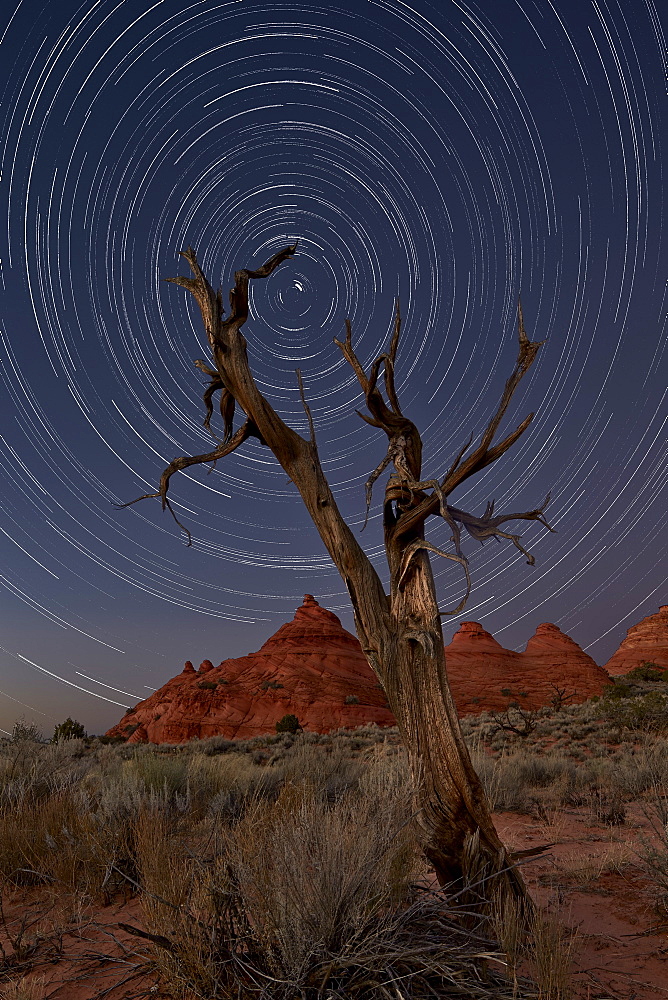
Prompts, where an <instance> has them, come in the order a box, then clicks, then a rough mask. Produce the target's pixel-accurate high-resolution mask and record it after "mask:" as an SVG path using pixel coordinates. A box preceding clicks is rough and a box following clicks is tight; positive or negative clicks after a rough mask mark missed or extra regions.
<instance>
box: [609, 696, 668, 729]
mask: <svg viewBox="0 0 668 1000" xmlns="http://www.w3.org/2000/svg"><path fill="white" fill-rule="evenodd" d="M599 708H600V713H601V718H602V719H603V720H604V721H605V722H607V723H609V724H611V725H613V726H616V727H617V728H618V729H620V730H623V729H626V730H630V731H640V732H647V731H653V732H666V731H668V694H662V693H661V692H659V691H650V692H649V693H648V694H644V695H636V696H635V697H631V698H629V697H620V696H616V697H614V698H607V697H606V698H603V699H601V701H600V702H599Z"/></svg>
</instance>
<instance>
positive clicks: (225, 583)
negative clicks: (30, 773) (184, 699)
mask: <svg viewBox="0 0 668 1000" xmlns="http://www.w3.org/2000/svg"><path fill="white" fill-rule="evenodd" d="M5 13H6V14H8V15H9V16H8V17H7V19H6V20H5V22H4V23H3V25H2V28H0V30H1V31H3V32H4V34H3V36H2V48H3V50H4V53H5V54H4V56H3V60H2V66H3V72H4V74H5V80H4V81H3V84H4V90H3V101H2V107H3V114H4V122H3V129H2V136H1V141H2V181H1V183H0V197H1V199H2V201H1V204H0V219H1V220H2V223H1V226H0V240H1V241H2V250H1V257H2V287H1V294H2V311H1V315H0V361H1V363H2V377H3V393H2V399H1V401H0V406H1V420H2V422H1V426H0V434H1V437H0V456H1V460H2V477H1V479H0V484H1V485H0V558H1V562H2V566H1V568H0V583H1V584H2V588H1V589H0V613H1V614H2V629H1V631H2V635H1V637H0V646H1V648H0V727H1V728H3V729H5V730H7V729H11V726H12V723H13V721H14V720H15V719H16V718H17V717H18V716H20V715H22V714H24V715H25V716H26V717H27V718H29V719H34V720H35V721H36V722H37V723H38V724H39V725H41V726H42V727H43V729H44V730H45V731H46V732H49V731H50V730H51V729H52V727H53V725H54V723H55V722H58V721H61V720H62V719H63V718H64V717H65V716H66V715H72V716H75V717H76V718H78V719H80V720H81V721H82V722H84V724H85V725H86V726H87V728H88V729H89V731H101V730H102V729H104V728H107V727H108V726H110V725H111V724H112V723H113V722H115V721H116V719H117V718H118V717H119V716H120V715H121V714H122V712H123V707H121V706H126V705H130V704H134V703H135V702H136V701H137V700H138V699H139V698H141V697H145V696H146V695H147V694H148V692H149V690H150V689H152V688H155V687H157V686H159V685H160V684H162V683H163V682H164V680H166V679H167V678H168V677H170V676H172V675H173V674H174V673H175V672H177V671H178V670H179V669H180V668H181V666H182V664H183V661H184V660H185V659H186V658H188V659H192V660H194V661H195V662H199V661H200V660H201V659H203V658H205V657H208V658H210V659H212V660H214V662H218V661H219V660H221V659H223V658H225V657H227V656H234V655H239V654H241V653H244V652H247V651H250V650H253V649H256V648H258V647H259V645H260V644H261V643H262V641H264V639H265V638H266V637H267V636H268V635H269V634H270V633H271V632H273V631H274V630H275V629H276V628H277V627H278V625H279V624H280V623H282V622H283V621H284V620H286V618H289V617H291V616H292V613H293V611H294V608H295V606H296V605H297V604H298V603H300V601H301V595H303V594H304V593H305V592H310V593H313V594H315V595H316V596H317V597H318V598H319V599H320V600H321V602H322V603H323V604H325V605H326V606H327V607H330V608H332V609H334V610H336V611H337V612H338V613H340V614H341V617H342V619H343V621H344V624H346V625H347V626H348V627H351V616H350V613H349V607H348V601H347V597H346V594H345V589H344V587H343V586H342V584H341V581H340V579H339V577H338V574H337V573H336V571H335V570H334V569H333V567H332V566H331V565H330V563H329V560H328V557H327V556H326V554H325V552H324V549H323V547H322V545H321V543H320V541H319V539H318V537H317V535H316V533H315V531H314V530H313V529H312V527H311V525H310V523H309V520H308V517H307V515H306V513H305V511H304V510H303V509H302V506H301V502H300V501H299V498H298V496H297V494H296V491H294V489H293V488H292V487H291V485H290V484H289V483H287V482H286V477H285V474H284V473H283V472H282V470H281V469H280V468H279V467H278V465H277V464H276V463H275V462H274V460H273V458H272V456H271V455H270V454H269V453H268V452H267V450H266V449H264V448H262V447H261V446H260V445H259V444H258V443H257V442H251V443H250V444H248V445H247V446H245V447H244V449H243V450H242V451H239V452H237V453H235V454H234V455H233V456H231V457H229V458H228V459H226V460H224V461H223V462H221V463H220V464H219V467H218V468H217V469H216V470H215V471H214V472H212V473H211V474H209V475H207V473H206V471H205V470H204V469H202V468H196V469H191V470H190V471H189V472H188V474H186V475H181V476H180V477H178V478H175V479H174V481H173V484H172V491H171V493H172V499H173V502H174V505H175V509H176V510H177V513H178V515H179V517H180V518H181V520H183V521H184V522H185V523H187V525H188V527H189V528H190V530H191V531H192V533H193V538H194V541H193V545H192V547H191V548H186V546H185V544H184V539H183V537H182V536H181V535H180V533H179V530H178V528H177V526H176V525H175V524H174V522H173V521H172V520H171V518H170V517H169V516H168V515H163V514H162V513H161V511H160V509H159V504H158V503H157V501H145V502H143V503H142V504H139V505H136V506H134V507H131V508H128V509H125V510H120V511H119V510H117V509H115V507H114V506H113V504H114V502H122V501H125V500H130V499H132V498H133V497H135V496H137V495H139V494H141V493H144V492H148V491H149V490H151V489H154V488H155V485H156V483H157V481H158V479H159V475H160V472H161V471H162V468H163V467H164V466H165V465H166V464H167V463H168V462H169V461H170V460H171V458H173V457H175V456H176V455H180V454H189V453H190V454H195V453H200V452H203V451H206V450H209V448H210V447H213V443H212V439H211V438H210V437H209V436H208V435H207V432H206V431H205V430H204V429H203V427H202V418H203V406H202V403H201V394H202V392H203V390H204V384H203V382H204V380H203V377H202V376H201V375H200V373H199V372H198V371H197V370H196V369H195V368H194V366H193V364H192V362H193V360H194V359H195V358H198V357H205V356H206V353H207V352H206V349H205V347H204V338H203V333H202V330H201V325H200V321H199V316H198V315H196V313H195V312H194V309H193V305H192V303H191V302H189V301H188V300H187V299H186V294H185V293H184V292H183V291H182V290H181V289H179V288H177V287H175V286H173V285H169V284H166V283H164V282H162V281H161V280H160V279H161V278H164V277H168V276H170V275H175V274H178V273H184V268H183V265H182V264H181V262H180V259H179V258H178V251H179V250H180V249H182V248H184V247H185V246H187V245H188V244H192V245H193V246H195V247H196V248H197V250H198V253H199V256H200V259H201V261H202V262H203V265H204V267H205V270H206V271H207V272H208V274H209V276H210V278H211V280H212V282H213V283H214V284H217V283H218V282H221V283H222V284H223V287H229V285H230V283H231V278H232V273H233V271H234V269H235V268H238V267H240V266H255V265H257V264H258V263H260V262H262V261H263V260H265V259H266V258H267V257H269V256H270V255H271V254H272V253H273V252H275V251H276V250H277V249H278V248H279V247H281V246H283V245H285V244H286V243H290V242H294V241H295V240H299V251H298V255H297V256H296V257H295V258H294V260H292V261H289V262H287V263H286V264H284V265H283V266H282V267H281V268H280V269H279V271H278V272H276V273H275V274H274V275H273V276H272V277H271V279H269V280H268V281H266V282H262V283H258V284H257V285H256V286H255V287H254V288H253V301H252V315H251V319H250V321H249V323H248V324H247V326H246V328H245V333H246V336H247V339H248V342H249V351H250V355H251V358H252V364H253V369H254V372H255V374H256V377H257V380H258V382H259V384H260V386H261V387H262V389H263V391H264V392H265V393H266V395H267V396H268V398H269V399H270V400H271V401H272V403H273V404H274V405H275V406H276V407H277V408H278V409H279V410H280V412H281V413H282V414H283V415H284V416H285V418H286V419H287V420H288V421H289V422H290V423H292V425H293V426H295V427H296V428H297V429H300V430H304V414H303V411H302V409H301V406H300V402H299V394H298V389H297V383H296V378H295V374H294V370H295V368H297V367H300V368H301V369H302V371H303V373H304V380H305V385H306V392H307V396H308V398H309V401H310V403H311V408H312V410H313V414H314V418H315V422H316V428H317V434H318V440H319V446H320V452H321V455H322V457H323V459H324V467H325V470H326V472H327V474H328V475H329V477H330V481H331V483H332V486H333V488H334V491H335V493H336V495H337V497H338V498H339V500H340V503H341V506H342V509H343V510H344V512H345V513H346V514H347V516H348V517H349V519H350V520H351V522H352V523H354V524H355V525H357V527H358V528H359V527H361V525H362V521H363V516H364V489H363V484H364V481H365V479H366V478H367V475H368V473H369V472H370V470H371V469H372V468H374V467H375V465H376V464H377V463H378V461H379V460H380V458H381V457H382V455H383V453H384V450H385V439H384V437H383V436H382V435H381V434H380V433H379V432H377V431H374V430H373V429H372V428H369V427H367V426H366V425H365V424H363V423H362V422H361V421H360V420H359V418H358V417H357V416H356V415H355V413H354V410H355V409H356V408H357V407H359V406H360V402H361V400H360V396H359V392H358V388H357V384H356V382H355V380H354V377H353V375H352V373H351V372H350V370H349V369H348V368H347V366H346V364H345V363H344V362H343V360H342V358H341V356H340V353H339V352H338V349H337V348H336V347H335V345H334V344H333V343H332V338H333V337H334V336H340V335H341V333H342V330H343V324H344V319H345V317H346V316H349V317H350V318H351V321H352V324H353V329H354V335H355V339H356V343H357V345H358V347H357V350H358V353H359V355H360V356H361V357H362V358H363V359H365V360H369V359H372V358H373V357H375V356H376V355H377V354H378V353H379V352H380V350H381V349H382V347H383V345H384V342H385V338H386V336H387V331H388V329H389V326H390V324H391V317H392V308H393V299H394V296H395V295H396V294H397V293H399V294H400V296H401V300H402V307H403V312H404V316H405V323H404V336H403V341H402V346H401V348H400V359H399V370H398V382H399V385H400V392H401V398H402V405H403V408H404V411H405V412H406V413H408V414H409V415H410V416H411V418H412V419H413V420H414V421H415V422H416V423H417V424H418V425H419V426H420V427H421V428H422V430H423V432H424V440H425V462H424V475H425V476H426V477H432V476H438V475H442V474H443V472H444V471H445V470H446V469H447V468H448V466H449V465H450V462H451V460H452V457H453V455H454V454H455V453H456V452H457V451H458V449H459V448H460V446H461V445H462V444H463V442H464V441H465V440H466V439H467V438H468V437H469V435H470V434H471V433H472V432H474V433H480V431H481V430H482V429H483V427H484V425H485V423H486V421H487V420H488V419H489V417H490V415H491V413H492V412H493V410H494V408H495V405H496V402H497V399H498V396H499V394H500V391H501V389H502V387H503V384H504V381H505V379H506V377H507V375H508V374H509V372H510V369H511V367H512V364H513V361H514V357H515V330H514V324H515V307H516V301H517V295H518V292H519V291H520V290H521V293H522V300H523V305H524V313H525V321H526V324H527V328H528V330H529V332H530V335H531V336H532V338H533V339H537V340H546V343H545V345H544V347H543V348H542V349H541V353H540V356H539V360H538V362H537V364H536V365H535V368H534V370H532V373H531V375H530V377H528V378H527V379H526V384H523V385H522V388H521V390H520V392H519V393H518V395H517V398H516V402H515V404H514V407H513V411H512V413H511V414H509V417H508V421H507V425H508V426H510V425H513V426H514V425H515V424H516V423H518V422H519V420H520V419H521V418H522V417H523V416H524V415H525V414H526V413H527V412H529V411H530V410H535V411H536V414H537V415H536V418H535V420H534V423H533V424H532V426H531V428H530V430H529V431H528V432H527V433H526V434H525V436H524V437H523V438H522V440H521V442H520V443H519V444H518V445H517V446H516V447H515V449H514V450H513V451H512V452H511V453H509V454H508V455H507V456H505V457H504V459H502V460H501V461H500V462H499V463H498V464H497V465H496V466H492V467H490V468H489V469H487V470H486V471H485V473H484V474H483V475H481V476H480V477H479V479H478V480H477V481H475V482H473V483H471V484H470V486H469V487H468V488H467V489H466V490H463V491H462V492H461V494H458V495H456V496H453V497H452V498H451V500H452V502H453V503H455V504H456V505H457V506H461V507H465V508H468V509H472V510H475V511H477V510H480V509H484V505H485V503H486V501H487V500H488V499H490V498H492V497H494V498H495V499H496V501H497V508H498V509H499V511H500V510H502V509H505V510H508V509H511V510H523V509H529V508H531V507H533V506H535V505H537V504H538V503H540V501H541V500H542V499H543V497H544V496H545V494H546V493H547V492H548V490H551V491H552V503H551V505H550V508H549V510H548V517H549V520H550V522H551V524H552V525H553V526H554V527H555V528H556V529H557V533H556V534H549V533H548V532H547V531H546V530H545V529H543V528H542V527H541V526H540V525H532V524H527V525H520V526H519V527H518V528H517V529H516V530H523V531H524V533H523V542H524V544H525V545H526V546H527V547H528V548H529V550H530V551H532V552H533V553H534V555H535V556H536V566H535V567H534V568H531V567H528V566H527V565H526V563H525V561H524V559H523V558H522V557H521V556H520V555H519V553H517V551H516V550H515V549H513V548H512V547H506V546H500V545H496V544H495V543H494V542H493V541H492V542H489V543H488V544H487V545H486V546H485V547H484V548H483V549H480V550H478V549H477V548H476V543H473V542H471V543H470V544H469V546H468V552H469V555H470V558H471V569H472V574H473V583H474V590H473V594H472V596H471V599H470V601H469V605H468V607H467V608H466V609H465V611H464V613H463V614H462V615H461V616H460V617H458V618H457V619H456V620H449V621H447V622H446V635H447V636H449V635H450V634H451V633H452V631H454V629H455V628H456V627H457V625H458V623H459V621H460V620H462V619H469V620H470V619H473V620H478V621H481V622H482V623H483V624H484V626H485V627H486V628H487V629H488V630H490V631H492V632H493V633H494V634H495V635H496V636H497V638H498V639H499V640H500V641H501V642H502V643H503V644H504V645H506V646H510V647H514V648H519V647H522V646H523V645H524V643H525V642H526V640H527V639H528V638H529V636H530V635H531V633H532V632H533V630H534V628H535V627H536V625H537V624H539V623H540V622H543V621H552V622H555V623H557V624H558V625H559V626H560V627H561V628H562V629H564V630H565V631H566V632H568V633H569V634H570V635H572V636H573V638H575V639H576V640H577V641H578V642H579V643H580V644H581V645H582V646H583V647H585V648H586V649H587V650H588V652H590V654H591V655H592V656H594V658H595V659H596V660H597V661H598V662H599V663H604V662H605V661H606V660H607V659H608V657H609V656H610V654H611V653H612V652H613V650H614V649H615V648H616V646H617V645H618V643H619V641H620V640H621V639H622V638H623V635H624V630H625V628H627V627H628V626H629V625H631V624H634V623H635V622H636V621H637V620H638V619H639V618H641V617H642V616H644V615H647V614H650V613H653V612H654V611H655V610H656V609H657V607H658V605H659V604H662V603H666V602H668V591H667V590H666V583H665V578H666V531H665V529H666V509H667V506H668V504H667V493H668V491H667V489H666V468H667V462H666V457H667V451H666V429H667V427H668V400H667V398H666V384H667V382H668V378H667V374H668V364H667V357H666V327H665V305H666V302H665V293H666V274H667V268H666V251H665V235H664V226H665V205H664V201H663V192H662V187H663V186H664V184H665V182H664V178H663V161H664V156H665V151H664V148H663V145H665V135H666V104H665V62H664V60H665V41H664V40H663V36H662V34H661V25H660V20H659V13H658V9H657V5H655V4H654V3H653V2H651V0H624V2H623V3H617V2H607V3H606V2H603V0H596V2H591V0H578V2H574V0H495V2H494V3H484V4H471V3H460V2H454V0H441V2H439V3H433V4H432V3H425V2H423V0H416V2H414V3H412V4H406V3H402V2H399V0H366V2H365V0H356V2H352V0H345V2H339V3H333V4H327V5H324V6H318V5H313V4H308V3H275V2H272V3H257V2H249V0H236V2H226V3H216V2H213V0H212V2H209V0H203V2H199V3H195V4H190V5H184V4H183V3H181V2H175V0H162V2H158V3H152V2H144V0H132V2H130V0H124V2H120V3H118V2H116V0H113V2H107V0H100V2H98V3H92V2H90V0H86V2H85V3H83V4H81V5H79V4H77V3H70V2H68V0H59V2H58V3H57V4H54V3H44V4H43V3H40V2H34V0H27V2H21V3H19V4H18V5H16V6H14V4H13V3H11V4H10V5H9V8H8V10H7V11H6V12H5ZM5 220H6V223H5ZM381 495H382V488H379V489H378V496H377V499H380V497H381ZM372 513H373V516H372V518H371V519H370V523H369V526H368V527H367V529H366V531H365V533H364V535H363V536H362V540H363V542H364V544H365V545H366V547H367V551H369V553H370V554H371V555H372V556H373V558H374V559H375V561H376V562H377V565H378V566H379V568H382V566H383V551H382V534H381V524H380V512H379V507H378V505H376V506H375V507H374V509H373V512H372ZM447 534H448V533H447V529H446V527H445V525H444V526H443V527H442V528H440V527H438V525H434V528H433V533H432V536H431V537H433V538H434V540H435V541H436V542H437V543H438V544H441V545H446V544H447V542H448V537H447ZM435 569H436V572H437V575H438V583H439V588H440V591H441V594H442V599H443V605H444V606H447V605H448V604H449V605H450V606H454V605H456V604H457V602H458V600H459V596H460V594H461V582H462V581H461V579H460V577H459V576H458V574H457V571H456V569H455V568H453V566H452V564H451V563H446V562H445V561H443V564H442V565H437V566H436V567H435ZM105 685H106V686H105ZM80 689H86V691H85V692H84V691H82V690H80ZM115 689H118V690H115ZM86 692H88V693H86ZM100 696H101V697H100ZM103 698H108V699H111V703H110V702H109V701H105V700H103Z"/></svg>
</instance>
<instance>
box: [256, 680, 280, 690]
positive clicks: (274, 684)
mask: <svg viewBox="0 0 668 1000" xmlns="http://www.w3.org/2000/svg"><path fill="white" fill-rule="evenodd" d="M282 687H283V685H282V684H279V683H278V681H262V683H261V684H260V688H261V690H262V691H269V690H270V689H271V690H272V691H278V689H279V688H282Z"/></svg>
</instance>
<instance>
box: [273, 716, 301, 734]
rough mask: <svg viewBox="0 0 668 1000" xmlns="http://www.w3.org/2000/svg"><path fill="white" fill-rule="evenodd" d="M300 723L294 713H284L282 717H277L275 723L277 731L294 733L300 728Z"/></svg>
mask: <svg viewBox="0 0 668 1000" xmlns="http://www.w3.org/2000/svg"><path fill="white" fill-rule="evenodd" d="M301 728H302V727H301V723H300V721H299V719H298V718H297V716H296V715H292V714H288V715H284V716H283V718H282V719H279V720H278V722H277V723H276V732H277V733H296V732H297V731H298V730H300V729H301Z"/></svg>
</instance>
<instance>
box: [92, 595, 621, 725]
mask: <svg viewBox="0 0 668 1000" xmlns="http://www.w3.org/2000/svg"><path fill="white" fill-rule="evenodd" d="M446 654H447V669H448V676H449V679H450V684H451V688H452V693H453V696H454V698H455V702H456V704H457V708H458V710H459V712H460V714H462V715H464V714H476V713H478V712H482V711H484V710H485V709H494V710H503V709H505V708H506V707H507V706H508V704H509V703H510V702H513V701H517V702H518V703H520V704H521V705H522V706H524V707H526V708H529V709H533V708H539V707H540V706H542V705H547V704H550V702H551V701H552V699H553V698H555V697H558V696H559V695H558V692H562V695H561V697H562V698H563V700H564V702H565V703H571V704H572V703H575V702H578V701H584V700H585V699H586V698H588V697H590V696H591V695H593V694H600V692H601V691H602V690H603V688H604V686H605V685H606V684H609V683H610V679H609V677H608V675H607V673H606V672H605V670H603V669H602V668H601V667H598V666H597V665H596V663H595V662H594V661H593V660H592V658H591V657H590V656H587V654H586V653H584V652H583V651H582V650H581V649H580V647H579V646H578V645H577V643H576V642H574V641H573V640H572V639H570V638H569V637H568V636H567V635H564V633H563V632H561V631H560V630H559V629H558V628H557V626H556V625H549V624H546V625H539V626H538V628H537V629H536V634H535V635H534V636H533V637H532V638H531V639H530V640H529V642H528V644H527V648H526V651H525V652H523V653H517V652H514V651H513V650H509V649H504V648H503V646H501V645H500V644H499V643H498V642H497V641H496V639H494V638H493V637H492V636H491V635H490V634H489V632H486V631H485V630H484V628H483V627H482V625H479V624H478V623H477V622H462V624H461V626H460V628H459V631H458V632H457V633H456V634H455V635H454V636H453V639H452V641H451V642H450V644H449V645H448V646H447V647H446ZM287 714H293V715H296V716H297V718H298V719H299V721H300V723H301V724H302V726H303V727H304V728H305V729H309V730H311V731H313V732H329V731H330V730H335V729H339V728H344V727H345V728H353V727H355V726H359V725H363V724H364V723H370V722H375V723H376V724H377V725H379V726H392V725H394V717H393V716H392V714H391V712H390V711H389V709H388V707H387V702H386V699H385V695H384V693H383V691H382V690H381V688H380V687H379V685H378V682H377V680H376V677H375V676H374V674H373V673H372V671H371V668H370V667H369V665H368V663H367V661H366V658H365V656H364V654H363V653H362V649H361V647H360V644H359V642H358V641H357V639H356V637H355V636H354V635H351V633H350V632H347V631H346V630H345V629H344V628H343V626H342V625H341V622H340V621H339V619H338V618H337V616H336V615H335V614H334V613H333V612H331V611H327V610H326V609H325V608H322V607H321V606H320V605H319V604H318V602H317V601H316V600H315V599H314V598H313V597H311V595H310V594H307V595H306V596H305V597H304V603H303V604H302V606H301V607H300V608H298V609H297V611H296V613H295V616H294V618H293V620H292V621H291V622H288V623H287V624H285V625H283V626H281V628H279V630H278V631H277V632H276V633H275V634H274V635H272V636H271V638H269V639H267V641H266V642H265V644H264V645H263V646H262V648H261V649H260V650H258V652H257V653H251V654H249V655H248V656H241V657H238V658H236V659H230V660H224V661H223V662H222V663H221V664H219V666H217V667H214V666H213V664H212V663H211V661H210V660H204V662H203V663H202V664H201V666H200V668H199V670H197V671H196V670H195V669H194V667H193V665H192V663H191V662H190V661H188V662H187V663H186V665H185V668H184V670H183V672H182V673H180V674H178V675H177V676H176V677H173V678H172V679H171V680H169V681H167V683H166V684H164V685H163V687H161V688H160V689H159V690H158V691H156V692H155V693H154V694H152V695H151V696H150V697H149V698H147V699H146V700H145V701H142V702H140V703H139V705H137V706H135V708H133V709H130V710H129V711H128V712H127V713H126V714H125V716H124V717H123V719H122V720H121V721H120V722H119V723H118V725H116V726H114V727H113V729H110V730H109V733H108V734H107V735H109V736H122V737H125V738H126V739H128V740H129V741H131V742H145V741H150V742H151V743H184V742H186V741H188V740H190V739H193V738H197V739H203V738H205V737H207V736H214V735H220V736H224V737H227V738H228V739H232V738H248V737H251V736H258V735H261V734H263V733H272V732H274V731H275V725H276V722H277V721H278V720H279V719H281V718H282V717H283V716H284V715H287Z"/></svg>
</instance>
